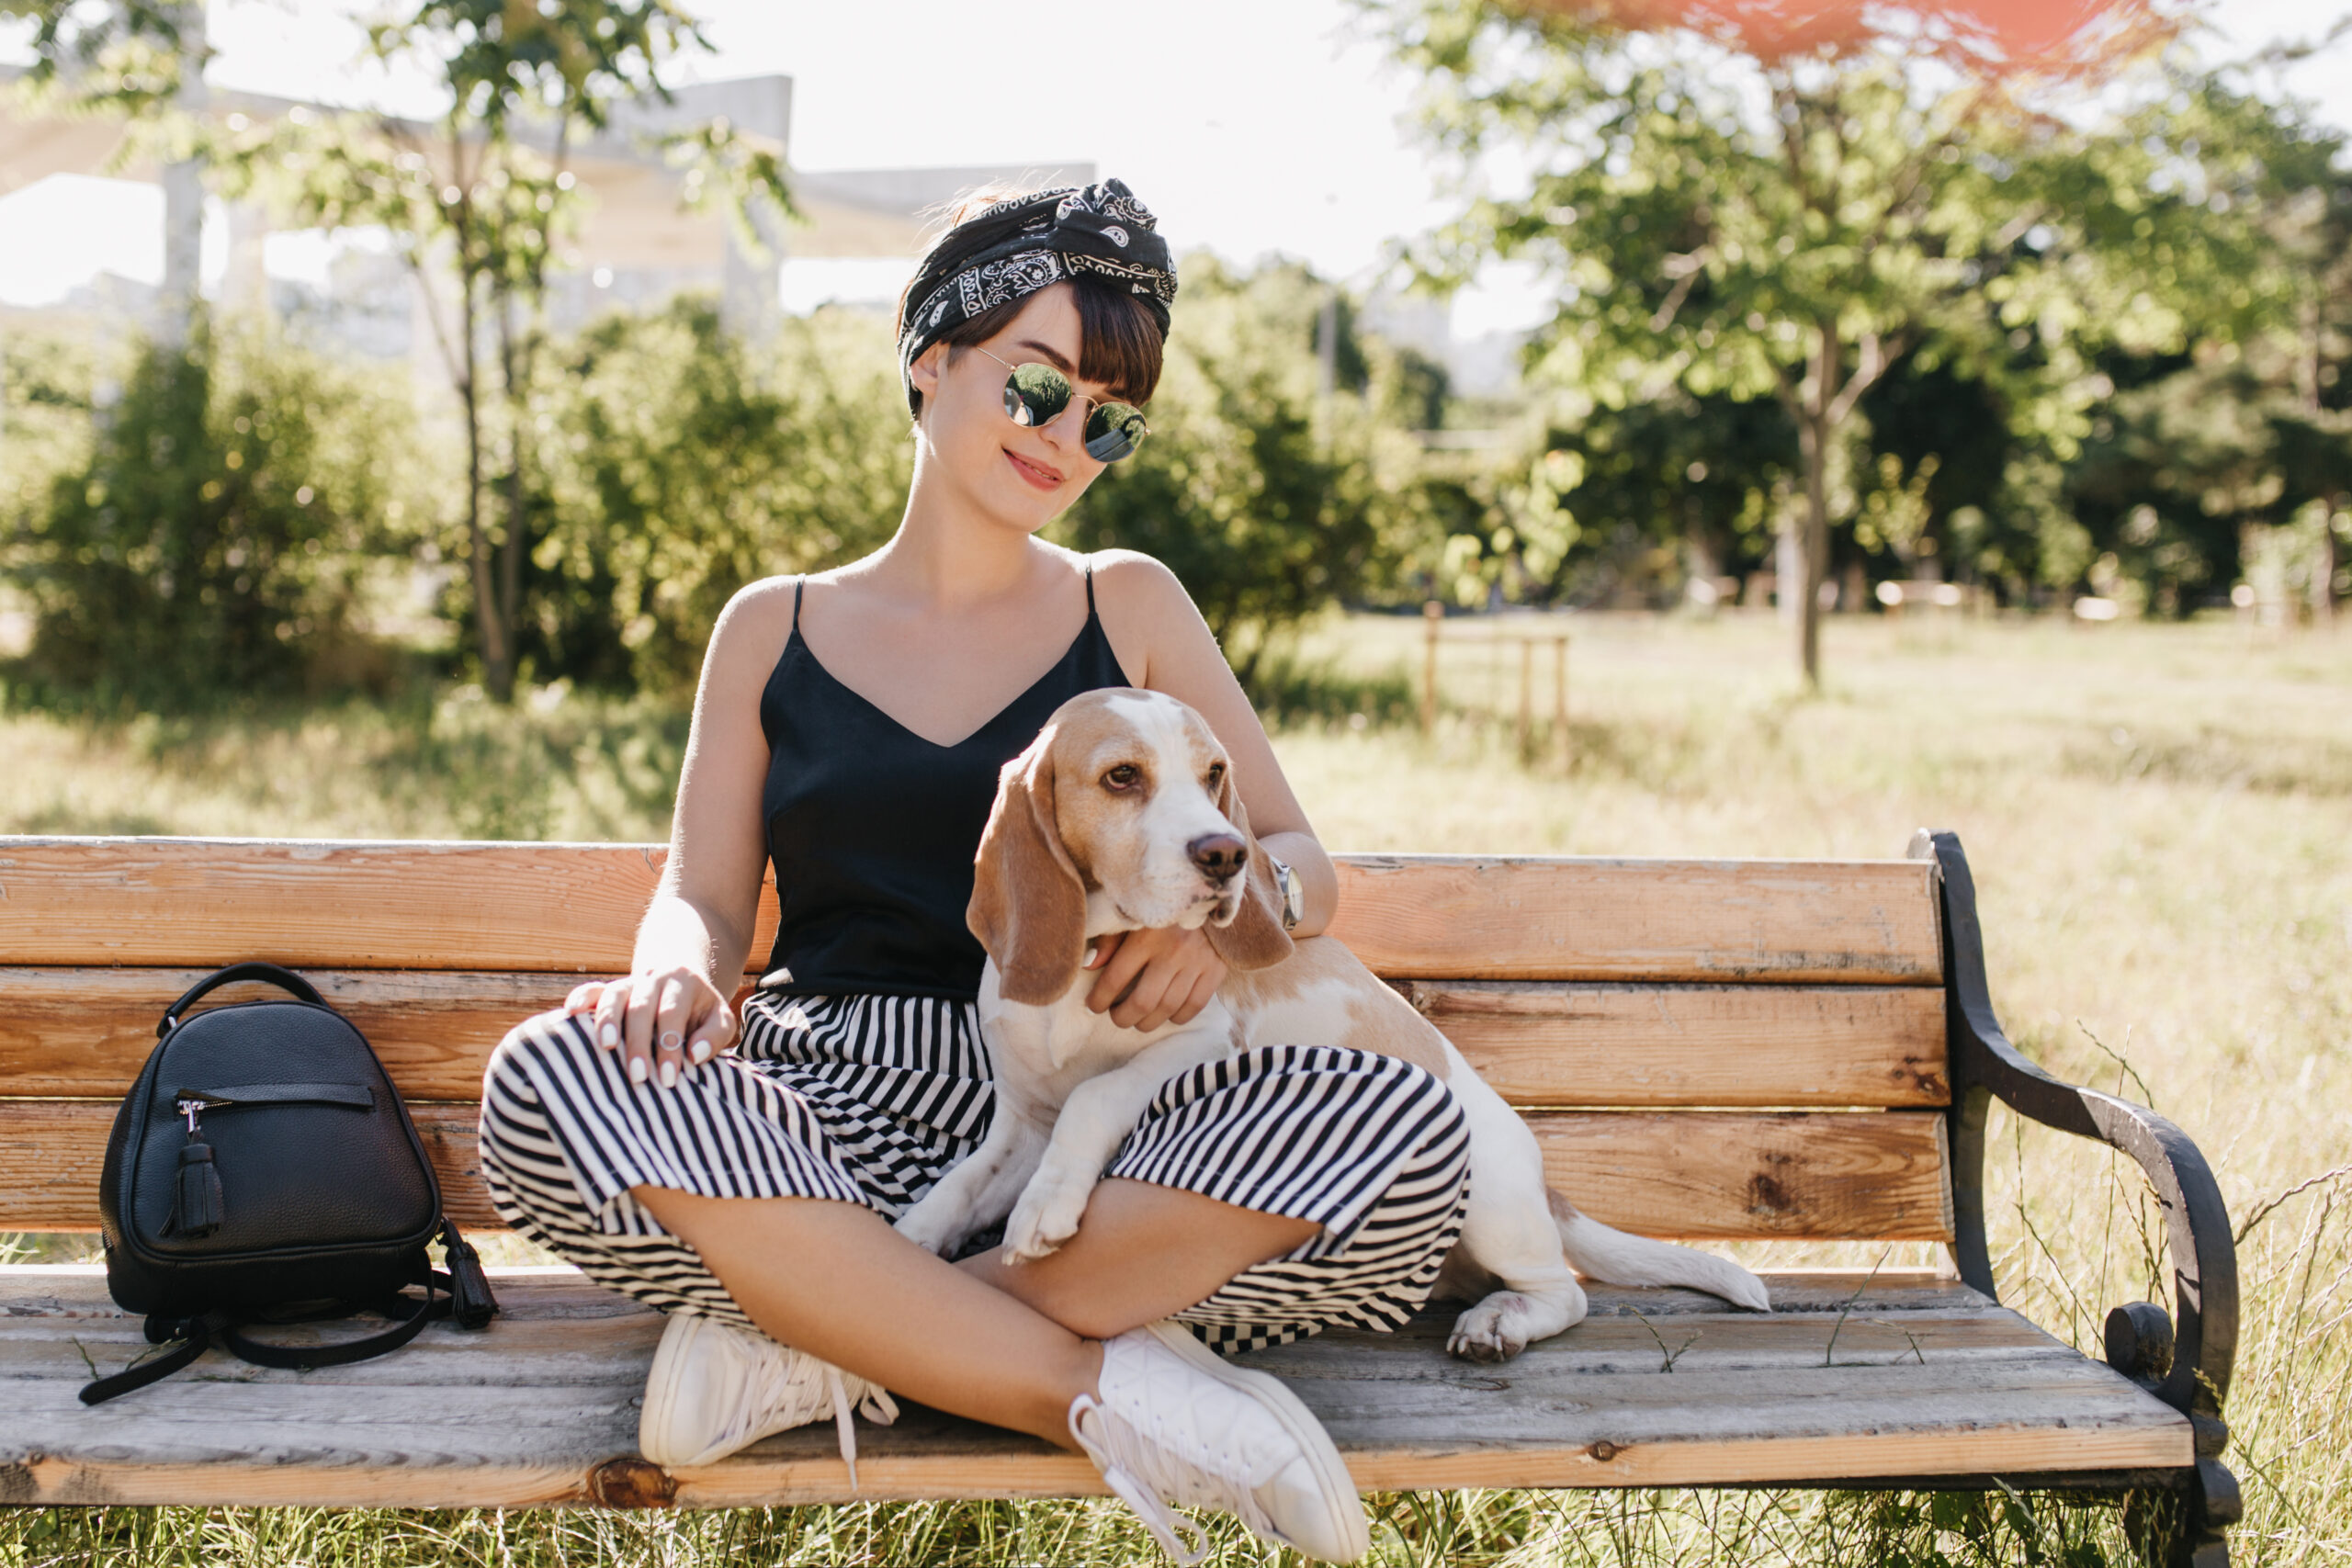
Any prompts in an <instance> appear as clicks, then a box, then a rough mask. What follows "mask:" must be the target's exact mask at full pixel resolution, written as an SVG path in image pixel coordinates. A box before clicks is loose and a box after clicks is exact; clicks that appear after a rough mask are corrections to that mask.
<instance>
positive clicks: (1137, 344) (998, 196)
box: [890, 184, 1166, 418]
mask: <svg viewBox="0 0 2352 1568" xmlns="http://www.w3.org/2000/svg"><path fill="white" fill-rule="evenodd" d="M1026 194H1027V192H1026V191H1025V190H1024V189H1023V187H1022V186H1015V185H1005V184H996V185H987V186H979V187H978V188H977V189H974V190H967V191H966V192H964V193H963V194H962V195H960V196H958V197H956V198H955V199H954V200H953V201H951V202H949V203H947V204H946V205H945V206H944V208H942V209H940V216H942V217H944V219H945V220H946V231H945V233H944V234H943V235H942V237H941V240H940V241H939V243H942V244H945V245H951V246H952V245H953V244H954V243H956V228H957V227H958V226H959V225H961V224H962V223H963V221H964V220H966V219H967V218H969V217H970V216H972V214H974V213H976V212H979V211H982V210H984V209H987V208H989V207H991V206H993V205H995V204H996V203H997V202H1000V201H1002V200H1004V199H1006V198H1007V197H1015V196H1023V195H1026ZM1068 284H1069V289H1070V293H1071V297H1072V299H1073V300H1074V301H1075V302H1076V304H1077V306H1078V342H1079V348H1078V374H1079V378H1080V379H1081V380H1086V381H1096V382H1100V383H1101V384H1102V385H1103V386H1105V387H1108V388H1109V389H1111V393H1112V395H1113V396H1114V397H1116V398H1119V399H1122V400H1125V401H1127V402H1131V403H1136V404H1142V403H1148V402H1149V401H1150V400H1151V394H1152V393H1153V392H1154V391H1155V390H1157V389H1158V388H1159V367H1160V356H1161V353H1162V351H1163V349H1164V347H1165V344H1166V340H1165V339H1163V338H1162V337H1161V335H1160V331H1159V322H1158V321H1155V320H1154V319H1153V317H1152V313H1151V310H1150V307H1148V306H1147V305H1146V304H1144V302H1143V301H1142V300H1140V299H1136V297H1135V296H1134V295H1133V294H1130V293H1129V292H1128V291H1127V290H1126V289H1125V288H1121V287H1120V286H1119V285H1118V284H1116V283H1114V282H1113V281H1112V280H1111V279H1109V278H1107V277H1103V276H1101V275H1099V274H1096V273H1090V272H1081V273H1078V274H1076V275H1074V276H1071V277H1070V278H1069V279H1068ZM913 291H914V282H913V280H912V279H911V278H910V279H909V280H908V283H907V287H906V288H905V289H903V290H901V291H900V292H899V311H898V315H897V317H896V319H895V320H893V321H892V322H891V324H890V335H891V336H893V337H897V336H899V334H900V333H904V332H905V330H906V324H907V311H908V310H909V309H910V307H911V306H912V304H913V301H912V300H910V299H908V298H907V296H908V295H909V294H910V293H912V292H913ZM1029 298H1030V297H1028V296H1025V295H1024V296H1023V298H1021V299H1010V300H1007V301H1006V302H1005V303H1003V304H1001V305H999V306H998V307H996V309H994V310H983V311H981V312H980V313H979V314H978V315H977V316H974V317H973V318H972V319H971V320H970V321H959V322H957V323H956V325H955V326H952V327H950V328H948V329H947V331H945V332H944V333H940V334H939V340H938V341H940V342H941V343H944V344H946V345H947V359H948V363H950V364H951V365H952V364H954V363H955V362H956V360H957V359H960V358H962V357H963V355H964V351H965V350H966V349H967V348H969V347H971V346H972V345H973V344H981V343H986V342H988V340H989V339H990V338H992V337H994V336H996V334H997V333H1001V332H1002V331H1004V329H1005V328H1006V327H1008V326H1011V325H1012V319H1013V318H1014V317H1015V316H1018V315H1019V314H1021V308H1022V307H1023V305H1026V304H1027V303H1028V302H1029ZM912 398H913V401H914V405H915V414H916V417H917V418H920V417H922V393H920V392H916V393H913V394H912Z"/></svg>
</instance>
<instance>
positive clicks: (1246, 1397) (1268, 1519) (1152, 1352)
mask: <svg viewBox="0 0 2352 1568" xmlns="http://www.w3.org/2000/svg"><path fill="white" fill-rule="evenodd" d="M1099 1386H1100V1388H1101V1389H1102V1397H1101V1398H1100V1399H1095V1398H1093V1397H1091V1396H1089V1395H1087V1394H1083V1393H1081V1394H1080V1395H1079V1396H1078V1397H1077V1398H1076V1399H1074V1400H1072V1401H1071V1402H1070V1407H1069V1431H1070V1436H1071V1437H1073V1438H1077V1439H1078V1445H1079V1447H1080V1448H1081V1449H1084V1450H1086V1456H1087V1458H1089V1459H1091V1460H1092V1461H1094V1466H1095V1468H1096V1469H1097V1470H1100V1471H1101V1472H1103V1480H1104V1481H1106V1482H1108V1483H1110V1486H1111V1490H1112V1491H1114V1492H1115V1493H1117V1494H1118V1495H1119V1496H1120V1497H1121V1498H1122V1499H1123V1500H1124V1501H1125V1503H1126V1505H1127V1506H1129V1507H1131V1508H1133V1509H1134V1510H1135V1511H1136V1517H1139V1518H1141V1519H1142V1520H1143V1522H1144V1526H1145V1528H1146V1529H1149V1530H1150V1531H1151V1533H1152V1535H1153V1537H1154V1538H1155V1539H1156V1540H1159V1544H1160V1545H1161V1546H1163V1547H1165V1548H1167V1550H1168V1555H1169V1556H1170V1557H1172V1558H1174V1559H1175V1560H1176V1561H1177V1562H1181V1563H1183V1564H1185V1565H1186V1568H1190V1565H1191V1564H1193V1563H1195V1562H1199V1561H1200V1560H1201V1559H1202V1558H1203V1557H1204V1556H1206V1555H1207V1554H1208V1541H1207V1539H1206V1538H1205V1537H1204V1536H1203V1535H1202V1533H1201V1530H1200V1528H1199V1527H1198V1526H1196V1525H1194V1524H1193V1522H1192V1521H1191V1520H1189V1519H1186V1518H1184V1517H1182V1516H1180V1515H1178V1514H1176V1513H1174V1512H1173V1511H1172V1510H1171V1509H1170V1506H1169V1505H1170V1504H1171V1503H1173V1504H1183V1505H1187V1506H1205V1507H1213V1508H1223V1509H1225V1510H1227V1512H1229V1513H1232V1514H1236V1515H1238V1516H1239V1517H1240V1519H1241V1522H1242V1523H1244V1524H1246V1525H1248V1526H1249V1527H1250V1529H1253V1530H1255V1531H1257V1532H1258V1534H1259V1535H1260V1536H1261V1537H1263V1538H1264V1539H1266V1540H1272V1541H1274V1542H1276V1543H1278V1544H1280V1545H1283V1546H1289V1547H1294V1548H1295V1549H1297V1550H1298V1551H1303V1552H1305V1553H1306V1555H1307V1556H1309V1557H1316V1558H1320V1559H1322V1560H1323V1561H1324V1562H1355V1561H1356V1560H1357V1559H1358V1558H1361V1557H1363V1555H1364V1554H1365V1553H1366V1552H1368V1551H1371V1550H1372V1530H1371V1527H1370V1526H1369V1525H1368V1524H1367V1523H1366V1522H1365V1520H1364V1513H1363V1499H1362V1498H1360V1497H1358V1496H1357V1495H1356V1487H1355V1483H1354V1481H1353V1480H1351V1478H1350V1477H1349V1475H1348V1467H1347V1465H1346V1463H1345V1462H1344V1461H1341V1460H1340V1450H1338V1449H1336V1448H1334V1447H1332V1445H1331V1438H1330V1436H1329V1434H1328V1433H1327V1432H1325V1431H1324V1430H1323V1426H1322V1423H1321V1422H1319V1421H1317V1420H1316V1419H1315V1417H1314V1416H1313V1415H1312V1414H1310V1413H1309V1412H1308V1410H1307V1408H1306V1405H1304V1404H1300V1403H1299V1401H1298V1396H1297V1395H1296V1394H1295V1393H1291V1391H1290V1390H1289V1389H1287V1388H1284V1387H1283V1385H1282V1383H1281V1382H1280V1381H1279V1380H1278V1379H1275V1378H1273V1377H1272V1376H1269V1375H1268V1374H1267V1373H1264V1372H1254V1371H1245V1370H1243V1369H1242V1368H1239V1367H1236V1366H1230V1365H1228V1364H1227V1363H1226V1362H1225V1361H1222V1360H1220V1359H1218V1358H1217V1356H1216V1353H1215V1352H1214V1351H1212V1350H1210V1349H1209V1348H1208V1347H1206V1346H1205V1345H1203V1344H1202V1343H1201V1342H1200V1341H1199V1340H1197V1339H1195V1338H1193V1336H1192V1335H1191V1334H1190V1333H1188V1332H1187V1331H1186V1330H1185V1329H1184V1327H1183V1325H1181V1324H1179V1323H1176V1322H1174V1321H1172V1320H1165V1321H1162V1322H1159V1323H1149V1324H1146V1325H1144V1326H1143V1327H1141V1328H1137V1329H1133V1330H1130V1331H1129V1332H1127V1333H1125V1334H1122V1335H1120V1336H1119V1337H1117V1338H1115V1339H1106V1340H1104V1341H1103V1376H1102V1380H1101V1382H1100V1384H1099ZM1179 1530H1182V1531H1183V1532H1184V1533H1185V1534H1186V1535H1187V1536H1189V1537H1190V1540H1178V1539H1177V1532H1178V1531H1179Z"/></svg>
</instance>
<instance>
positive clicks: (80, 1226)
mask: <svg viewBox="0 0 2352 1568" xmlns="http://www.w3.org/2000/svg"><path fill="white" fill-rule="evenodd" d="M114 1111H115V1108H114V1106H112V1105H111V1104H107V1103H105V1102H102V1101H94V1100H15V1101H0V1230H33V1231H62V1230H90V1229H94V1228H96V1224H97V1213H98V1210H97V1189H98V1171H99V1168H100V1165H101V1163H102V1162H103V1160H104V1158H105V1155H106V1137H107V1128H108V1127H109V1126H111V1125H112V1123H113V1120H114ZM409 1112H410V1115H411V1116H412V1117H413V1120H414V1121H415V1122H416V1129H417V1132H418V1134H420V1135H421V1136H422V1137H423V1138H424V1144H425V1147H426V1150H427V1151H428V1152H429V1153H430V1154H431V1156H432V1157H433V1162H434V1166H435V1169H436V1170H438V1172H439V1173H440V1178H441V1196H442V1202H443V1203H444V1205H445V1206H446V1207H447V1210H448V1212H449V1214H450V1215H451V1217H452V1218H454V1219H456V1220H457V1222H458V1224H461V1225H465V1226H469V1227H475V1226H479V1227H483V1228H488V1229H497V1228H499V1227H500V1225H501V1224H502V1222H501V1221H500V1220H499V1218H498V1216H497V1213H496V1211H494V1210H492V1208H491V1206H490V1200H489V1197H488V1195H487V1193H486V1192H485V1191H484V1190H483V1188H482V1184H481V1169H480V1166H479V1164H478V1158H479V1156H478V1152H477V1147H476V1137H475V1129H474V1122H475V1108H474V1107H473V1106H471V1105H463V1104H458V1105H448V1104H415V1105H412V1106H410V1107H409ZM1528 1120H1529V1122H1531V1123H1532V1125H1533V1126H1534V1128H1535V1131H1536V1136H1537V1139H1538V1141H1539V1142H1540V1143H1541V1144H1542V1145H1544V1163H1545V1168H1546V1169H1547V1171H1548V1172H1549V1174H1550V1176H1551V1178H1552V1179H1553V1181H1554V1182H1555V1183H1556V1184H1558V1185H1559V1187H1560V1189H1561V1190H1563V1191H1565V1192H1566V1193H1567V1194H1568V1195H1569V1196H1570V1197H1572V1198H1574V1199H1575V1200H1576V1201H1577V1205H1578V1206H1579V1207H1580V1208H1582V1209H1584V1210H1585V1211H1586V1212H1587V1213H1590V1214H1592V1215H1593V1216H1595V1217H1596V1218H1598V1219H1600V1220H1602V1221H1604V1222H1606V1223H1608V1224H1614V1225H1619V1226H1623V1228H1625V1229H1628V1230H1634V1231H1639V1232H1642V1233H1643V1234H1645V1235H1672V1236H1684V1237H1690V1238H1694V1239H1702V1238H1715V1239H1743V1238H1758V1237H1778V1238H1781V1239H1799V1238H1803V1239H1838V1238H1861V1239H1866V1240H1877V1239H1881V1238H1884V1239H1921V1240H1939V1239H1947V1238H1949V1236H1950V1235H1951V1221H1950V1217H1949V1214H1948V1213H1947V1210H1948V1207H1949V1203H1948V1200H1947V1199H1946V1196H1945V1181H1944V1174H1943V1161H1942V1150H1941V1137H1942V1121H1941V1119H1940V1118H1939V1117H1937V1116H1935V1115H1933V1114H1931V1113H1929V1112H1926V1111H1883V1112H1869V1111H1864V1112H1856V1113H1853V1114H1850V1115H1838V1114H1834V1113H1826V1112H1788V1113H1783V1114H1780V1115H1770V1114H1761V1115H1759V1114H1756V1113H1751V1112H1739V1111H1691V1112H1683V1113H1679V1114H1660V1115H1642V1114H1637V1113H1630V1112H1619V1111H1569V1112H1554V1111H1538V1112H1535V1113H1533V1114H1532V1115H1531V1116H1530V1117H1529V1118H1528ZM223 1177H224V1179H233V1173H231V1172H224V1173H223Z"/></svg>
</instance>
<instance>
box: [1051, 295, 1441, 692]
mask: <svg viewBox="0 0 2352 1568" xmlns="http://www.w3.org/2000/svg"><path fill="white" fill-rule="evenodd" d="M1183 272H1184V298H1183V301H1182V304H1181V305H1180V306H1179V308H1178V310H1177V315H1176V328H1175V332H1174V334H1173V335H1172V336H1171V337H1170V339H1169V344H1168V355H1167V366H1166V370H1165V372H1164V374H1163V375H1162V378H1161V379H1160V383H1159V391H1158V393H1157V394H1156V395H1155V396H1154V398H1153V399H1152V403H1151V407H1150V410H1149V411H1148V412H1149V416H1150V421H1151V429H1152V434H1151V438H1150V439H1149V440H1148V441H1147V442H1145V443H1144V445H1143V446H1142V447H1140V448H1139V449H1138V450H1137V452H1136V456H1134V457H1130V458H1128V459H1127V460H1126V461H1125V462H1122V463H1118V464H1114V466H1112V467H1111V468H1109V469H1107V470H1105V471H1104V473H1103V476H1102V477H1101V478H1100V479H1096V480H1095V481H1094V484H1093V487H1092V488H1091V489H1090V490H1089V491H1087V493H1086V498H1085V500H1083V501H1082V502H1080V503H1079V505H1078V506H1077V507H1076V508H1074V509H1073V510H1072V511H1071V512H1070V513H1069V516H1068V517H1066V518H1065V519H1064V520H1063V521H1062V522H1061V523H1060V524H1058V525H1057V531H1058V533H1059V535H1060V536H1061V537H1063V538H1064V539H1066V540H1067V541H1068V542H1069V543H1070V544H1071V545H1073V546H1075V547H1079V548H1081V549H1102V548H1105V547H1114V546H1115V547H1125V548H1128V549H1136V550H1142V551H1144V552H1146V553H1147V554H1149V555H1152V556H1156V557H1158V558H1159V559H1160V560H1162V561H1164V562H1165V563H1166V564H1167V565H1168V567H1169V569H1170V570H1172V571H1174V572H1175V574H1176V575H1177V577H1178V578H1180V579H1181V580H1182V581H1183V583H1184V586H1185V587H1186V589H1188V590H1189V591H1190V592H1191V593H1192V595H1193V602H1194V603H1195V604H1198V605H1199V606H1200V608H1201V614H1202V615H1203V616H1204V618H1205V619H1206V620H1207V622H1208V624H1209V627H1210V629H1211V630H1212V631H1214V632H1215V633H1216V635H1217V637H1218V638H1219V640H1220V641H1221V642H1222V643H1223V644H1224V645H1225V649H1226V656H1227V659H1228V660H1231V662H1232V663H1233V666H1234V669H1235V671H1236V672H1237V673H1238V674H1239V675H1240V677H1241V679H1242V680H1243V681H1244V682H1248V681H1249V680H1250V678H1251V677H1252V675H1253V674H1254V673H1255V671H1256V670H1257V668H1258V666H1259V663H1260V661H1261V659H1262V658H1263V657H1264V655H1265V653H1266V652H1267V650H1268V649H1269V647H1270V646H1271V644H1272V642H1273V641H1274V640H1275V639H1276V638H1278V637H1280V636H1281V635H1282V633H1283V631H1284V630H1285V629H1286V628H1288V627H1290V626H1294V625H1295V624H1296V623H1297V622H1298V621H1299V620H1301V619H1302V618H1304V617H1305V616H1306V615H1309V614H1311V613H1312V612H1314V611H1315V610H1317V609H1320V608H1321V607H1323V606H1324V605H1326V604H1330V603H1332V602H1334V601H1335V600H1339V599H1344V598H1351V597H1353V596H1355V595H1357V594H1358V593H1360V592H1363V589H1364V588H1365V587H1366V586H1367V585H1369V584H1370V583H1372V582H1373V581H1376V579H1377V577H1378V575H1379V571H1380V566H1381V563H1382V561H1383V560H1384V559H1385V558H1386V557H1385V555H1384V550H1385V545H1386V541H1385V538H1384V516H1383V508H1384V505H1385V503H1386V502H1385V498H1384V496H1383V495H1382V493H1381V491H1380V488H1379V485H1378V483H1377V482H1376V479H1375V477H1374V457H1373V447H1374V436H1375V431H1376V428H1377V420H1378V413H1377V411H1378V410H1379V409H1380V408H1381V406H1382V405H1383V404H1384V402H1386V403H1389V404H1391V405H1393V404H1394V403H1395V402H1396V401H1397V400H1398V399H1397V393H1396V392H1395V391H1394V390H1393V387H1394V381H1393V378H1376V377H1375V376H1374V369H1373V367H1372V365H1371V363H1370V362H1369V361H1368V360H1365V359H1363V355H1365V353H1366V345H1365V344H1363V343H1362V342H1360V341H1355V340H1354V339H1353V338H1352V337H1350V338H1344V339H1338V340H1335V343H1334V345H1333V346H1334V349H1335V355H1334V356H1335V358H1336V359H1337V360H1338V362H1339V363H1340V366H1341V367H1343V368H1344V369H1345V370H1347V371H1349V372H1351V373H1354V374H1357V375H1359V376H1360V378H1361V379H1360V380H1359V381H1358V389H1349V388H1348V387H1347V386H1346V385H1345V381H1344V379H1343V380H1342V382H1341V384H1340V386H1339V387H1337V388H1335V389H1334V390H1333V392H1332V394H1331V396H1330V399H1329V407H1328V408H1327V407H1322V406H1319V405H1320V404H1321V403H1322V397H1321V393H1320V390H1319V381H1320V369H1319V367H1318V364H1317V354H1316V348H1317V344H1316V339H1315V333H1316V331H1317V327H1316V322H1317V318H1318V317H1319V316H1320V315H1321V314H1322V313H1323V305H1324V302H1325V300H1326V299H1327V298H1328V295H1329V286H1328V285H1327V284H1325V283H1323V282H1322V281H1321V280H1319V279H1317V278H1316V277H1315V276H1313V275H1312V274H1310V273H1309V272H1307V271H1306V269H1305V268H1303V267H1300V266H1296V265H1288V264H1276V265H1269V266H1265V267H1261V268H1260V269H1259V270H1257V271H1256V272H1254V273H1250V274H1246V275H1245V274H1237V273H1235V272H1233V271H1231V270H1229V269H1227V268H1226V267H1225V266H1223V265H1221V264H1219V263H1218V262H1217V261H1216V259H1215V258H1213V257H1210V256H1206V255H1200V256H1193V257H1188V258H1186V260H1185V262H1184V264H1183ZM1347 324H1348V323H1346V322H1344V321H1343V322H1342V328H1343V330H1345V328H1346V326H1347Z"/></svg>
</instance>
